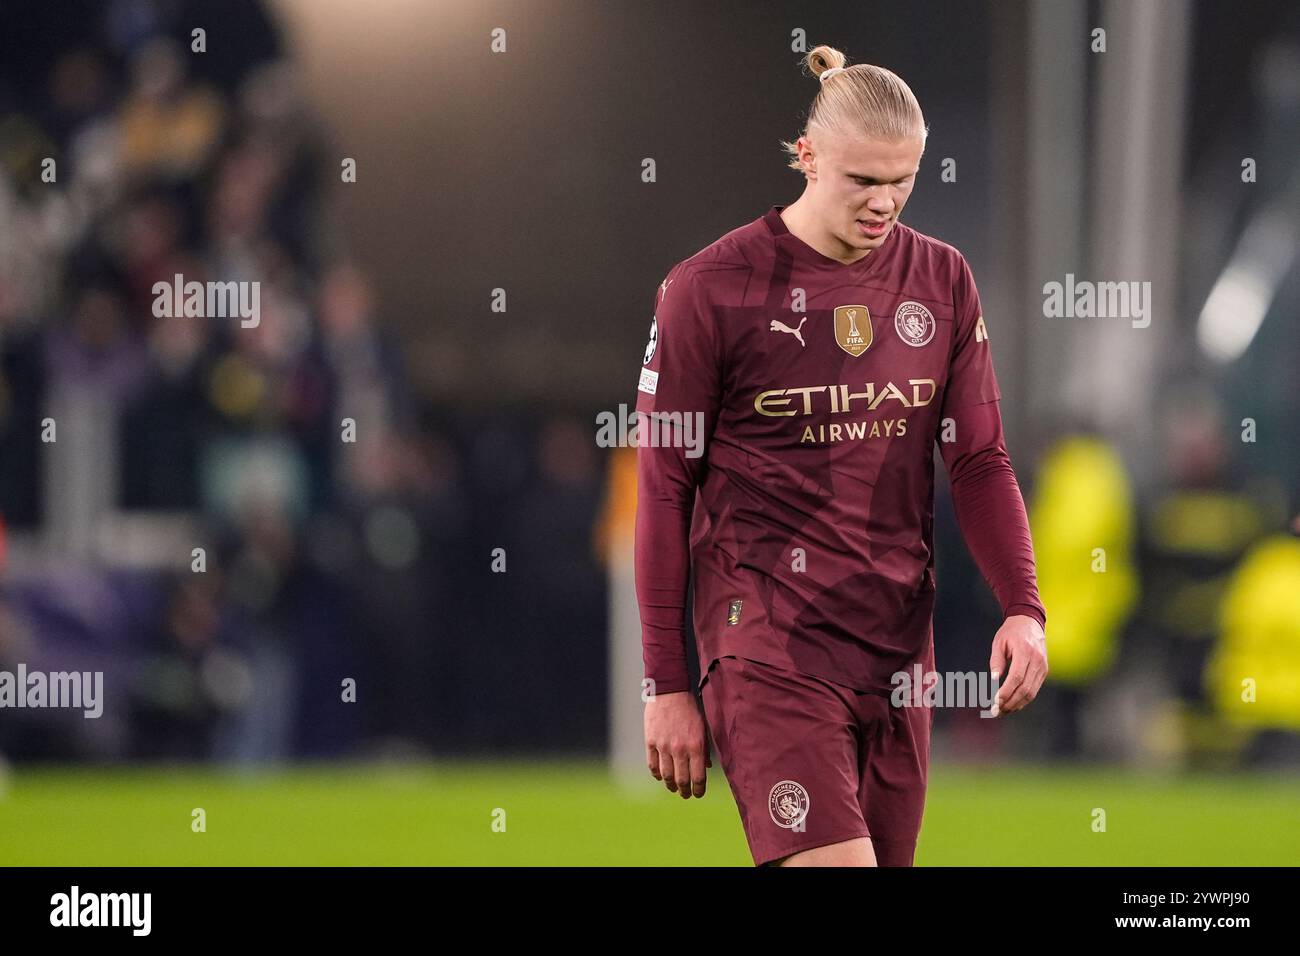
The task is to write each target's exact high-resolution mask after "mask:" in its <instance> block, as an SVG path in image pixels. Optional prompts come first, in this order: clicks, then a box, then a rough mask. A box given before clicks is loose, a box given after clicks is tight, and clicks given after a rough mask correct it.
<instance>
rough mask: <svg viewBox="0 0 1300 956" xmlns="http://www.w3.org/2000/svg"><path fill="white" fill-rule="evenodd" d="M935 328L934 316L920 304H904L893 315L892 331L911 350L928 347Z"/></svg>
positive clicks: (909, 302) (910, 302)
mask: <svg viewBox="0 0 1300 956" xmlns="http://www.w3.org/2000/svg"><path fill="white" fill-rule="evenodd" d="M935 327H936V326H935V321H934V316H933V315H932V314H931V313H930V310H929V309H927V308H926V307H925V306H923V305H922V304H921V303H920V302H912V301H911V300H909V301H907V302H904V303H903V304H902V305H900V306H899V307H898V311H897V312H895V313H894V330H895V331H896V332H898V337H899V338H900V339H902V340H903V341H904V342H906V343H907V344H908V345H910V346H912V347H913V348H918V349H919V348H920V347H921V346H922V345H928V344H929V342H930V340H931V339H932V338H934V330H935Z"/></svg>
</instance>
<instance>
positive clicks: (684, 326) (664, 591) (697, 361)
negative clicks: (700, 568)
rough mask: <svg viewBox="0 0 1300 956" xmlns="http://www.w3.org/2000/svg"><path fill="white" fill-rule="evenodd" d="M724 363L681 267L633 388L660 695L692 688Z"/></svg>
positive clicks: (643, 560)
mask: <svg viewBox="0 0 1300 956" xmlns="http://www.w3.org/2000/svg"><path fill="white" fill-rule="evenodd" d="M722 363H723V357H722V349H721V344H720V333H719V330H718V327H717V322H716V316H715V314H714V310H713V308H712V307H711V305H710V303H709V300H708V296H707V294H706V289H705V288H704V284H703V283H702V282H701V280H700V279H699V277H698V276H697V275H696V274H695V273H694V272H693V271H688V270H686V269H684V268H683V267H682V266H680V265H679V266H677V267H676V268H674V269H673V271H672V272H670V273H669V275H668V277H667V278H666V279H665V280H664V282H663V283H662V284H661V285H660V287H659V288H658V289H657V290H656V291H655V311H654V319H653V320H652V322H651V327H650V341H649V343H648V344H647V346H646V351H645V355H644V362H643V365H642V368H641V374H640V380H639V383H638V389H637V412H638V415H637V431H638V436H637V513H636V565H635V571H636V591H637V603H638V606H639V608H640V611H641V646H642V657H643V659H644V663H645V676H646V678H647V679H649V680H651V681H653V682H654V684H653V685H652V686H653V688H654V693H658V694H668V693H674V692H677V691H684V690H687V689H689V687H690V678H689V675H688V672H687V666H686V606H687V584H688V582H689V580H690V526H691V513H692V511H693V509H694V505H695V489H696V488H697V487H698V485H699V484H700V482H701V481H702V480H703V477H704V473H705V470H706V468H707V464H706V463H707V460H708V448H707V440H708V437H709V436H711V435H712V434H713V429H714V426H715V425H716V423H717V417H718V409H719V407H720V405H721V399H722V394H721V393H722ZM687 416H690V419H689V421H690V427H689V430H687V429H686V427H685V426H686V423H687V421H688V419H687ZM692 439H693V440H692Z"/></svg>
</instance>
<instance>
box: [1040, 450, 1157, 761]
mask: <svg viewBox="0 0 1300 956" xmlns="http://www.w3.org/2000/svg"><path fill="white" fill-rule="evenodd" d="M1029 525H1030V527H1031V528H1033V534H1034V553H1035V554H1036V555H1037V557H1038V580H1039V588H1040V592H1041V596H1042V599H1043V603H1044V604H1045V605H1046V606H1047V607H1050V608H1051V609H1052V630H1051V633H1050V634H1049V635H1048V639H1047V640H1048V645H1049V647H1050V653H1051V655H1052V671H1051V674H1050V675H1049V677H1048V688H1050V691H1049V690H1048V688H1044V690H1045V691H1048V695H1047V702H1048V703H1049V706H1048V707H1047V708H1045V709H1046V710H1047V711H1049V713H1050V714H1051V715H1052V716H1053V717H1054V718H1055V723H1054V726H1052V727H1051V729H1050V731H1049V734H1050V738H1051V740H1050V743H1049V747H1050V750H1051V752H1052V753H1053V755H1056V756H1060V755H1065V754H1073V753H1077V752H1078V751H1079V750H1080V749H1081V745H1080V739H1079V712H1080V708H1081V704H1082V700H1083V696H1084V691H1085V690H1086V689H1087V688H1088V687H1089V686H1090V685H1091V684H1092V683H1093V682H1094V681H1096V680H1097V678H1099V677H1101V676H1102V675H1104V674H1105V673H1106V672H1107V671H1108V670H1109V669H1110V667H1111V665H1112V663H1113V661H1114V660H1115V657H1116V654H1117V651H1118V648H1119V645H1120V636H1121V632H1122V629H1123V627H1124V625H1125V622H1126V621H1127V618H1128V615H1129V612H1130V610H1131V609H1132V607H1133V604H1134V602H1135V600H1136V597H1137V590H1138V587H1137V576H1136V573H1135V570H1134V559H1133V551H1134V516H1133V495H1132V491H1131V489H1130V484H1129V478H1128V475H1127V473H1126V471H1125V468H1124V464H1123V462H1122V461H1121V460H1120V458H1119V455H1118V454H1117V453H1116V452H1115V450H1114V449H1113V448H1112V447H1111V446H1110V445H1109V444H1108V443H1106V442H1105V441H1104V440H1102V439H1101V438H1099V437H1095V436H1091V435H1082V434H1079V435H1073V436H1070V437H1067V438H1065V439H1063V440H1061V441H1060V442H1058V443H1057V444H1056V445H1054V446H1053V447H1051V448H1050V449H1049V450H1048V452H1047V454H1046V455H1045V456H1044V458H1043V460H1042V462H1041V464H1040V465H1039V468H1038V471H1037V475H1036V479H1035V491H1034V494H1033V496H1032V500H1031V503H1030V507H1029ZM1049 719H1050V718H1049Z"/></svg>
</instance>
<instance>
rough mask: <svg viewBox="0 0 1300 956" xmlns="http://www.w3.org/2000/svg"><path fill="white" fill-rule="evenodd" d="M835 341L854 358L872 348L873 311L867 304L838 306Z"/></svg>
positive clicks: (836, 310)
mask: <svg viewBox="0 0 1300 956" xmlns="http://www.w3.org/2000/svg"><path fill="white" fill-rule="evenodd" d="M835 341H836V342H837V343H839V346H840V348H842V349H843V350H844V351H846V352H848V353H849V354H850V355H852V356H853V357H854V358H857V357H858V356H859V355H861V354H862V353H863V352H865V351H866V350H867V349H869V348H871V313H870V312H868V311H867V307H866V306H865V305H840V306H836V308H835Z"/></svg>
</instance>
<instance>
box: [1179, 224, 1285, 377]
mask: <svg viewBox="0 0 1300 956" xmlns="http://www.w3.org/2000/svg"><path fill="white" fill-rule="evenodd" d="M1295 251H1296V234H1295V231H1294V229H1293V228H1292V226H1291V223H1290V222H1288V221H1287V220H1286V219H1285V218H1283V217H1282V216H1281V215H1280V214H1278V213H1276V212H1263V213H1260V214H1259V215H1257V216H1256V217H1255V218H1254V219H1253V220H1251V222H1250V225H1248V226H1247V227H1246V231H1245V232H1244V233H1242V236H1241V239H1240V240H1239V241H1238V243H1237V248H1236V249H1235V250H1234V251H1233V253H1232V257H1231V258H1230V259H1229V260H1228V264H1227V265H1226V266H1225V267H1224V269H1223V273H1222V274H1221V275H1220V276H1219V278H1218V280H1217V281H1216V282H1215V283H1214V288H1213V289H1211V290H1210V294H1209V296H1208V297H1207V298H1206V300H1205V305H1204V307H1203V308H1202V309H1201V316H1200V319H1199V320H1198V322H1197V328H1196V340H1197V342H1198V343H1199V344H1200V346H1201V350H1202V351H1203V352H1205V354H1206V355H1208V356H1209V357H1210V358H1212V359H1214V360H1215V361H1218V362H1231V361H1233V360H1234V359H1238V358H1240V357H1241V355H1242V354H1243V353H1244V352H1245V351H1246V349H1247V348H1249V347H1250V343H1251V342H1252V341H1254V338H1255V335H1256V334H1257V333H1258V332H1259V327H1260V326H1261V325H1262V324H1263V322H1264V316H1265V315H1267V314H1268V310H1269V307H1270V306H1271V305H1272V304H1273V299H1274V297H1275V296H1276V295H1277V289H1278V286H1279V285H1280V284H1281V282H1282V278H1283V276H1285V275H1286V273H1287V270H1288V269H1290V267H1291V261H1292V260H1293V259H1294V258H1295Z"/></svg>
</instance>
